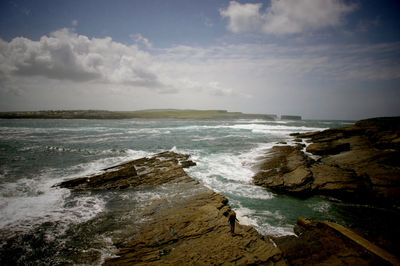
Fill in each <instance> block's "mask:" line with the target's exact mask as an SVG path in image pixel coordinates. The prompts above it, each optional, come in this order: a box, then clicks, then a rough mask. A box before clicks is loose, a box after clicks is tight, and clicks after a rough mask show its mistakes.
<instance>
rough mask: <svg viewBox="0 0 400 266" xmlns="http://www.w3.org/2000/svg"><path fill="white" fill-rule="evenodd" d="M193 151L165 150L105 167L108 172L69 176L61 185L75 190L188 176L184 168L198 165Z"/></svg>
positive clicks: (139, 184)
mask: <svg viewBox="0 0 400 266" xmlns="http://www.w3.org/2000/svg"><path fill="white" fill-rule="evenodd" d="M194 165H196V163H194V162H193V161H191V160H189V155H187V154H178V153H175V152H162V153H159V154H157V155H156V156H153V157H151V158H141V159H137V160H133V161H130V162H127V163H123V164H120V165H117V166H113V167H110V168H107V169H104V170H103V171H104V173H102V174H99V175H94V176H86V177H81V178H76V179H73V180H67V181H64V182H62V183H61V184H59V186H60V187H63V188H70V189H75V190H109V189H127V188H135V187H146V186H157V185H160V184H163V183H168V182H171V181H173V180H175V179H179V178H185V177H187V175H186V172H185V171H184V170H183V168H187V167H190V166H194Z"/></svg>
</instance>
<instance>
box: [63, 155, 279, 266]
mask: <svg viewBox="0 0 400 266" xmlns="http://www.w3.org/2000/svg"><path fill="white" fill-rule="evenodd" d="M193 164H194V163H193V162H191V161H190V160H189V156H187V155H181V154H177V153H174V152H164V153H160V154H156V155H155V156H153V157H151V158H142V159H138V160H134V161H131V162H128V163H124V164H121V165H118V166H116V167H112V168H109V169H106V172H105V173H103V174H100V175H96V176H91V177H83V178H78V179H74V180H69V181H65V182H63V183H61V184H59V186H61V187H66V188H70V189H75V190H114V191H115V190H119V189H133V188H134V189H138V188H140V189H141V188H144V189H145V188H146V187H150V186H151V187H155V186H162V187H163V188H164V189H166V190H167V191H173V192H174V193H170V194H167V195H165V197H164V198H162V199H160V200H154V201H153V202H152V203H151V205H150V207H148V208H147V209H146V211H145V214H144V216H145V217H144V218H145V219H146V223H144V224H142V225H141V226H140V228H135V230H134V233H132V234H128V237H126V238H125V239H124V240H119V241H118V242H114V245H115V246H116V247H117V248H118V249H119V251H118V252H117V253H116V254H115V257H112V258H108V259H106V261H105V263H104V264H105V265H132V264H134V265H221V264H236V265H248V264H253V265H259V264H262V265H264V264H265V265H286V261H285V259H284V258H283V257H282V256H281V251H280V249H279V248H277V247H276V246H275V245H274V244H273V243H272V242H271V241H270V238H268V237H266V236H262V235H260V234H259V233H258V232H257V231H256V230H255V229H254V228H252V227H250V226H245V225H240V224H237V226H236V230H235V233H234V234H232V233H231V232H230V225H229V222H228V215H229V213H230V211H231V209H230V207H229V205H228V200H227V199H226V198H225V197H224V196H222V195H220V194H217V193H215V192H213V191H212V190H210V189H208V188H206V187H205V186H203V185H201V184H200V183H199V182H197V181H195V180H194V179H192V178H191V177H189V176H188V175H187V174H186V173H185V171H184V170H183V168H182V167H183V166H189V165H193ZM125 234H126V232H125Z"/></svg>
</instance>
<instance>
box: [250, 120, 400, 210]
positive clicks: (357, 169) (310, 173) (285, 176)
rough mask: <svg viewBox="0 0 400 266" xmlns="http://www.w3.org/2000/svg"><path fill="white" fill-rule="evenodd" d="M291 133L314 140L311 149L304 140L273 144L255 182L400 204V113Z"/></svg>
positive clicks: (304, 193)
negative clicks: (333, 127) (341, 125)
mask: <svg viewBox="0 0 400 266" xmlns="http://www.w3.org/2000/svg"><path fill="white" fill-rule="evenodd" d="M292 136H294V137H295V138H296V140H297V141H302V139H304V140H305V141H306V142H308V143H310V144H309V145H308V146H307V148H306V150H305V151H306V152H304V146H303V145H301V144H299V145H297V146H275V147H273V148H272V150H271V151H270V152H269V153H268V154H266V155H265V158H264V160H263V161H262V162H261V163H260V165H259V171H258V173H257V174H256V175H255V176H254V183H255V184H257V185H260V186H263V187H266V188H269V189H272V190H274V191H277V192H283V193H290V194H295V195H299V196H312V195H316V194H318V195H328V196H333V197H335V198H339V199H344V200H348V201H356V202H357V201H367V202H373V203H381V204H384V205H396V206H399V205H400V117H390V118H374V119H367V120H361V121H358V122H357V123H356V124H355V125H353V126H348V127H342V128H336V129H328V130H325V131H321V132H311V133H302V134H300V133H295V134H292ZM307 153H308V154H307ZM309 154H312V155H315V157H317V158H318V159H315V158H314V159H313V158H311V157H310V156H308V155H309Z"/></svg>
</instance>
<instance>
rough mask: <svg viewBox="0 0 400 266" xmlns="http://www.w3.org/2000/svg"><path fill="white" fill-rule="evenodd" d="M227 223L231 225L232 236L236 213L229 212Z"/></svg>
mask: <svg viewBox="0 0 400 266" xmlns="http://www.w3.org/2000/svg"><path fill="white" fill-rule="evenodd" d="M228 220H229V223H230V224H231V233H232V234H233V233H234V232H235V222H236V220H237V219H236V213H235V212H234V211H231V213H230V214H229V218H228Z"/></svg>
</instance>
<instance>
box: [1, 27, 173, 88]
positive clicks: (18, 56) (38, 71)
mask: <svg viewBox="0 0 400 266" xmlns="http://www.w3.org/2000/svg"><path fill="white" fill-rule="evenodd" d="M0 58H1V59H2V60H1V62H0V78H1V77H3V78H6V77H34V76H42V77H46V78H48V79H56V80H70V81H75V82H84V81H95V82H101V83H114V84H127V85H132V86H139V87H146V88H156V89H158V90H163V89H164V88H165V87H166V86H167V84H163V83H162V81H160V80H159V77H158V75H157V74H156V72H155V70H154V69H153V62H152V60H151V56H150V55H149V54H148V53H146V52H144V51H142V50H140V49H139V48H138V47H137V46H135V45H132V46H128V45H125V44H122V43H118V42H114V41H113V40H112V39H111V38H110V37H106V38H101V39H98V38H92V39H89V38H88V37H86V36H83V35H78V34H76V33H74V32H72V31H71V30H69V29H61V30H58V31H55V32H52V33H51V34H50V36H43V37H41V38H40V40H39V41H32V40H30V39H27V38H22V37H20V38H14V39H13V40H11V41H10V42H4V41H1V44H0Z"/></svg>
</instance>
